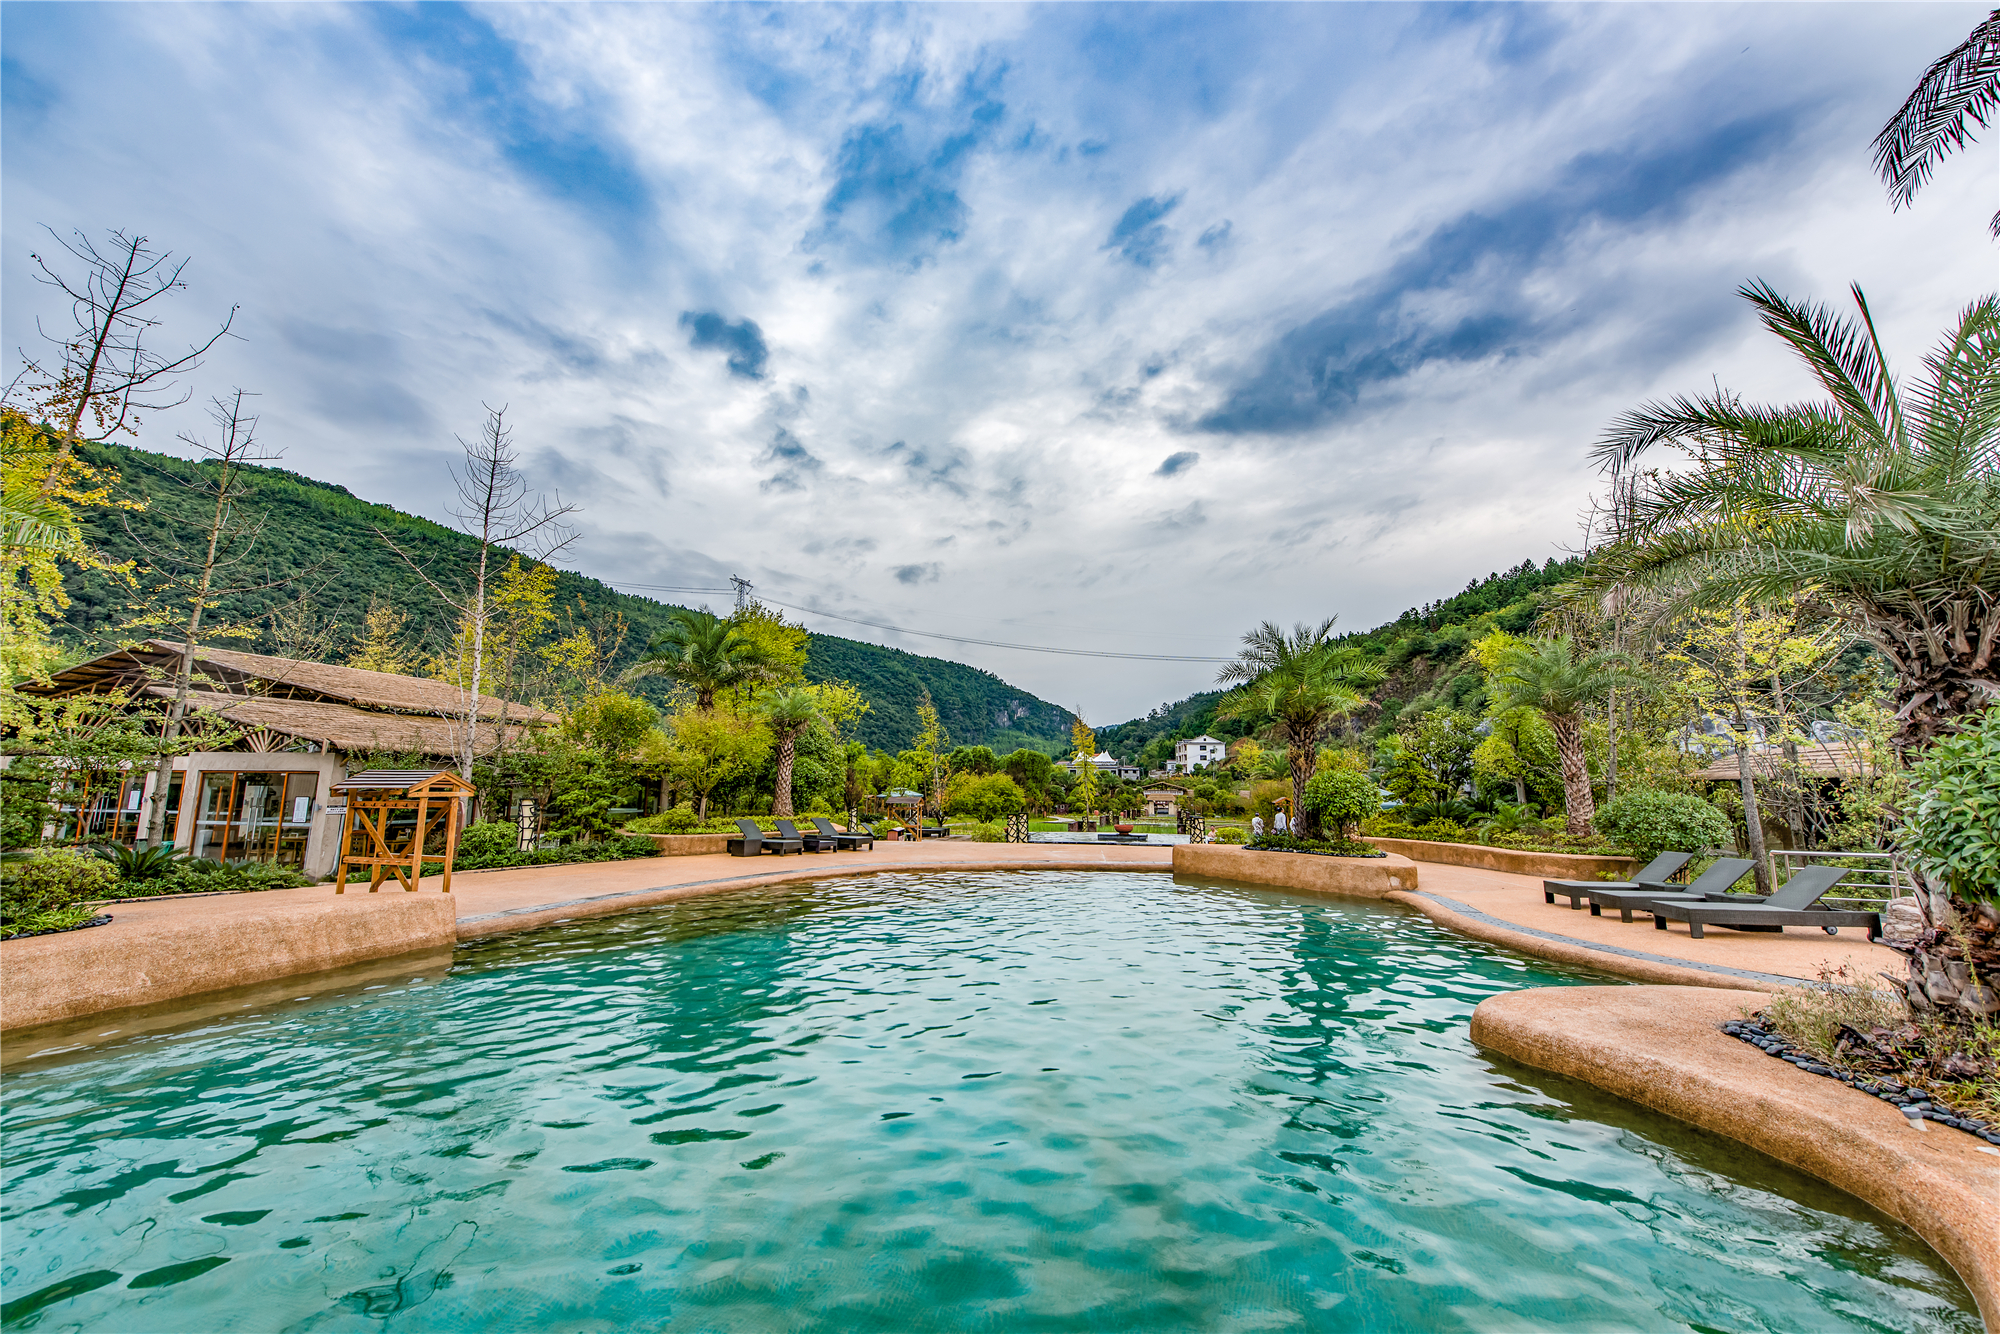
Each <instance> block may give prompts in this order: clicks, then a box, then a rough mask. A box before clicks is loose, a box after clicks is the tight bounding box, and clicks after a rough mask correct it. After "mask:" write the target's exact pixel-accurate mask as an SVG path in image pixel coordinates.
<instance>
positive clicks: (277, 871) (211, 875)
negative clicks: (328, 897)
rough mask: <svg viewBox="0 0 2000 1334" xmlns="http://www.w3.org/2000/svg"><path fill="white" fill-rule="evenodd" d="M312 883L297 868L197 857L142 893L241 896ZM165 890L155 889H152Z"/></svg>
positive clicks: (152, 882) (296, 887)
mask: <svg viewBox="0 0 2000 1334" xmlns="http://www.w3.org/2000/svg"><path fill="white" fill-rule="evenodd" d="M311 883H312V880H311V879H310V878H309V877H308V876H306V875H304V874H303V873H301V872H300V871H299V869H298V868H297V867H295V866H279V865H277V864H276V863H275V862H212V861H209V860H207V859H206V858H201V857H194V858H189V859H188V860H186V861H183V862H182V863H181V864H180V866H179V868H178V869H177V870H176V871H175V872H174V874H173V878H172V879H170V880H167V881H157V880H155V881H150V882H148V884H147V886H146V887H145V888H141V889H140V890H139V892H140V893H146V892H154V893H162V894H209V893H215V892H218V891H224V890H233V891H236V892H238V893H243V892H255V891H259V890H267V889H298V888H301V887H302V886H305V885H310V884H311ZM154 885H159V886H161V888H159V889H157V890H154V889H152V886H154ZM134 888H139V887H136V886H135V887H134Z"/></svg>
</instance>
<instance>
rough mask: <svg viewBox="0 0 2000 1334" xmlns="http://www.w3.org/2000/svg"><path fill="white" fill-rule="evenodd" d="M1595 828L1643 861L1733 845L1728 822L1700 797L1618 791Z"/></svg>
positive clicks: (1603, 810)
mask: <svg viewBox="0 0 2000 1334" xmlns="http://www.w3.org/2000/svg"><path fill="white" fill-rule="evenodd" d="M1597 827H1598V829H1599V830H1600V831H1601V832H1602V833H1603V834H1604V836H1605V837H1607V838H1609V839H1610V840H1611V841H1612V842H1613V843H1615V844H1617V845H1618V846H1619V847H1622V848H1624V849H1625V850H1626V851H1627V852H1630V853H1631V854H1632V855H1633V856H1634V857H1637V858H1638V859H1639V860H1640V861H1642V862H1648V861H1651V860H1652V859H1653V858H1655V857H1657V856H1659V855H1660V854H1661V853H1662V852H1699V851H1700V850H1701V849H1703V848H1711V847H1715V846H1717V845H1722V846H1728V845H1729V844H1730V843H1731V842H1732V835H1731V833H1730V830H1729V821H1727V820H1725V819H1723V817H1722V812H1720V811H1718V810H1716V809H1715V807H1713V806H1711V805H1709V804H1708V803H1707V802H1705V801H1703V800H1702V799H1701V798H1700V797H1696V796H1690V795H1689V794H1688V793H1685V792H1654V791H1650V790H1647V789H1645V788H1641V789H1639V790H1637V791H1634V792H1621V793H1619V794H1618V797H1617V799H1616V800H1614V801H1612V802H1611V803H1610V804H1608V805H1607V806H1605V807H1604V808H1603V809H1602V810H1600V811H1598V813H1597Z"/></svg>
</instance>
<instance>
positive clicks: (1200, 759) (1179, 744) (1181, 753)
mask: <svg viewBox="0 0 2000 1334" xmlns="http://www.w3.org/2000/svg"><path fill="white" fill-rule="evenodd" d="M1228 753H1229V746H1228V744H1227V743H1226V742H1222V741H1218V740H1217V739H1216V738H1214V737H1212V736H1209V735H1207V734H1205V733H1204V734H1203V735H1201V736H1196V737H1189V738H1187V739H1186V740H1184V741H1176V742H1174V758H1173V760H1172V762H1171V763H1169V764H1168V765H1167V772H1168V773H1180V774H1191V773H1193V772H1194V771H1195V770H1197V769H1206V768H1208V767H1209V766H1210V765H1216V764H1221V763H1222V762H1223V760H1224V758H1225V757H1226V756H1227V755H1228Z"/></svg>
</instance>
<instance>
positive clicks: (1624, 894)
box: [1590, 857, 1764, 922]
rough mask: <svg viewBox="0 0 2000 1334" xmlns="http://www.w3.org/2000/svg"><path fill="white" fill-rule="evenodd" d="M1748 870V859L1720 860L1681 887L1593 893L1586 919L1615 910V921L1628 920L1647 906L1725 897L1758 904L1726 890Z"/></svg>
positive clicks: (1751, 896)
mask: <svg viewBox="0 0 2000 1334" xmlns="http://www.w3.org/2000/svg"><path fill="white" fill-rule="evenodd" d="M1750 867H1751V861H1750V859H1749V858H1748V857H1722V858H1719V859H1717V861H1716V863H1715V865H1713V866H1711V867H1709V868H1708V869H1707V870H1706V871H1703V872H1702V873H1701V874H1700V875H1698V876H1696V877H1695V878H1694V880H1693V881H1692V882H1691V883H1689V884H1685V885H1659V886H1641V887H1640V888H1638V889H1611V888H1608V887H1607V888H1603V889H1598V890H1595V891H1593V892H1592V893H1591V895H1590V915H1591V916H1592V917H1602V916H1603V915H1604V910H1605V909H1606V908H1616V909H1617V910H1618V920H1619V921H1621V922H1629V921H1631V920H1632V910H1633V909H1635V908H1636V909H1638V910H1639V911H1640V912H1645V911H1646V910H1647V906H1648V905H1649V904H1653V903H1657V902H1661V901H1664V900H1667V899H1681V900H1685V901H1686V902H1689V903H1707V902H1709V901H1710V900H1713V899H1719V898H1723V897H1725V896H1727V898H1728V899H1729V901H1730V902H1731V903H1762V902H1763V901H1764V900H1763V899H1761V898H1759V897H1758V896H1756V895H1754V894H1731V893H1729V887H1730V886H1731V885H1733V884H1735V883H1736V882H1737V881H1738V880H1741V879H1742V878H1743V875H1744V872H1746V871H1748V870H1749V869H1750Z"/></svg>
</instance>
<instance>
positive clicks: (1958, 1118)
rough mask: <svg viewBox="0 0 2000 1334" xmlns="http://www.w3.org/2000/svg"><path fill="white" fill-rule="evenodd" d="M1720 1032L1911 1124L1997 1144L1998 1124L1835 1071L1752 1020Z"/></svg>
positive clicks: (1904, 1089) (1889, 1084)
mask: <svg viewBox="0 0 2000 1334" xmlns="http://www.w3.org/2000/svg"><path fill="white" fill-rule="evenodd" d="M1722 1031H1723V1032H1725V1033H1727V1034H1728V1035H1729V1036H1730V1037H1732V1038H1736V1039H1738V1040H1739V1041H1742V1042H1747V1043H1749V1044H1750V1045H1751V1046H1753V1047H1756V1048H1758V1049H1759V1050H1760V1051H1762V1052H1763V1053H1764V1054H1765V1055H1766V1056H1775V1057H1777V1058H1778V1059H1779V1060H1781V1061H1784V1062H1785V1063H1786V1064H1788V1065H1795V1066H1797V1067H1798V1068H1799V1069H1801V1070H1803V1071H1805V1072H1806V1073H1807V1074H1809V1075H1824V1076H1826V1077H1827V1078H1828V1079H1837V1080H1839V1081H1840V1082H1841V1083H1843V1084H1846V1085H1848V1086H1849V1087H1850V1088H1856V1089H1859V1090H1860V1091H1861V1092H1863V1093H1866V1094H1869V1095H1871V1096H1873V1097H1877V1098H1880V1099H1881V1100H1882V1101H1883V1102H1886V1103H1889V1104H1890V1105H1891V1106H1893V1107H1895V1108H1897V1109H1898V1110H1900V1111H1901V1112H1902V1113H1903V1115H1904V1116H1906V1117H1908V1118H1909V1119H1910V1120H1911V1121H1913V1122H1914V1121H1936V1122H1937V1123H1938V1124H1939V1125H1946V1126H1950V1127H1951V1128H1952V1129H1953V1130H1963V1131H1964V1132H1965V1133H1966V1134H1968V1135H1977V1136H1978V1137H1979V1138H1981V1139H1983V1140H1985V1141H1986V1142H1987V1143H1988V1144H2000V1125H1995V1124H1994V1123H1993V1122H1991V1121H1984V1120H1981V1119H1980V1118H1978V1117H1976V1116H1962V1115H1960V1114H1959V1113H1957V1112H1954V1111H1953V1110H1952V1109H1951V1108H1949V1107H1947V1106H1946V1105H1945V1104H1944V1103H1942V1102H1940V1101H1938V1100H1937V1099H1935V1098H1933V1097H1932V1096H1931V1095H1930V1094H1928V1093H1925V1092H1924V1091H1923V1090H1922V1089H1915V1088H1910V1087H1908V1086H1906V1085H1904V1084H1901V1083H1899V1082H1897V1081H1896V1080H1894V1079H1890V1078H1888V1077H1887V1076H1882V1077H1879V1078H1870V1077H1868V1076H1865V1075H1857V1074H1855V1073H1853V1072H1852V1071H1849V1070H1839V1069H1836V1068H1834V1067H1833V1066H1830V1065H1828V1064H1826V1063H1825V1062H1824V1061H1822V1060H1820V1059H1819V1058H1818V1057H1817V1056H1814V1055H1813V1054H1812V1053H1811V1052H1809V1051H1805V1050H1804V1049H1802V1048H1800V1047H1797V1046H1794V1045H1793V1044H1792V1043H1791V1042H1789V1041H1787V1040H1786V1039H1785V1038H1783V1037H1781V1036H1779V1035H1778V1034H1776V1033H1773V1032H1771V1031H1770V1030H1769V1029H1767V1028H1765V1027H1764V1026H1763V1025H1762V1024H1759V1023H1758V1022H1756V1021H1755V1020H1754V1019H1732V1020H1730V1021H1729V1022H1728V1023H1726V1024H1724V1025H1723V1026H1722Z"/></svg>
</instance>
